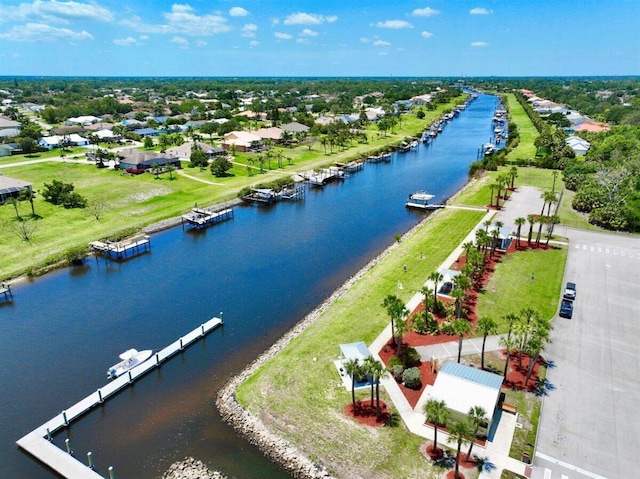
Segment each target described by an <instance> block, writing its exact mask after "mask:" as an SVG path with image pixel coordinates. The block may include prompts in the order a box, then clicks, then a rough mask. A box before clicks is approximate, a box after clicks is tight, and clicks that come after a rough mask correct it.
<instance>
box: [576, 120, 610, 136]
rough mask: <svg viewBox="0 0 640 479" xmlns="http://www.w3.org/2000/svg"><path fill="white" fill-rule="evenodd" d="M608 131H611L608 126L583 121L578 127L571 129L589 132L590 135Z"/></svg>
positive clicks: (599, 122)
mask: <svg viewBox="0 0 640 479" xmlns="http://www.w3.org/2000/svg"><path fill="white" fill-rule="evenodd" d="M609 130H611V127H610V126H609V125H608V124H606V123H602V122H601V121H594V120H585V121H583V122H582V123H580V124H579V125H576V126H574V127H573V131H589V132H592V133H599V132H601V131H609Z"/></svg>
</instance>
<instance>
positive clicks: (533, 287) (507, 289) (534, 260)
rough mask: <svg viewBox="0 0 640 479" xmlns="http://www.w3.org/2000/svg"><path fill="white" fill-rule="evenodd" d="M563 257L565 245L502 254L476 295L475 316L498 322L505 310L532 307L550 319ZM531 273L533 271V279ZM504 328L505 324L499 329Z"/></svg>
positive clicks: (558, 296)
mask: <svg viewBox="0 0 640 479" xmlns="http://www.w3.org/2000/svg"><path fill="white" fill-rule="evenodd" d="M534 238H535V231H534ZM525 243H526V240H525ZM566 260H567V248H566V247H563V248H553V249H550V250H529V251H519V252H516V253H514V254H509V255H505V256H503V257H502V260H501V262H500V263H498V265H497V266H496V268H495V272H494V273H493V275H492V276H491V278H490V279H489V282H488V283H487V284H486V286H485V289H484V291H482V292H481V293H480V295H479V296H478V305H477V313H478V317H482V316H491V317H493V318H494V319H496V320H498V321H499V322H500V321H501V318H502V317H503V316H505V315H507V314H509V313H515V314H518V313H519V312H520V311H521V310H522V309H523V308H533V309H535V310H536V311H538V312H539V313H540V314H541V315H542V317H543V318H549V319H550V318H553V317H554V316H555V314H556V310H557V308H558V302H559V299H560V293H561V288H562V278H563V275H564V267H565V263H566ZM531 273H534V278H535V279H533V280H532V279H531ZM506 330H507V328H506V323H505V324H503V325H502V328H501V332H506Z"/></svg>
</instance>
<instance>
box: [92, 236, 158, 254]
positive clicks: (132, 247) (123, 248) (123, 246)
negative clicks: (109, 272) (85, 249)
mask: <svg viewBox="0 0 640 479" xmlns="http://www.w3.org/2000/svg"><path fill="white" fill-rule="evenodd" d="M89 249H90V250H91V251H94V252H97V253H101V254H103V255H105V256H109V257H111V258H118V259H122V258H126V257H127V256H128V255H131V256H134V255H137V254H140V253H143V252H145V251H147V250H149V249H151V237H150V236H149V235H138V236H134V237H133V238H130V239H128V240H124V241H106V242H102V241H93V242H92V243H89Z"/></svg>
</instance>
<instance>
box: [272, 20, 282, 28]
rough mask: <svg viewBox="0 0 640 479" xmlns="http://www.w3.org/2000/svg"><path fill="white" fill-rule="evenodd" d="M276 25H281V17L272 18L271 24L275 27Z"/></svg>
mask: <svg viewBox="0 0 640 479" xmlns="http://www.w3.org/2000/svg"><path fill="white" fill-rule="evenodd" d="M276 25H280V19H279V18H274V19H273V20H271V26H272V27H275V26H276Z"/></svg>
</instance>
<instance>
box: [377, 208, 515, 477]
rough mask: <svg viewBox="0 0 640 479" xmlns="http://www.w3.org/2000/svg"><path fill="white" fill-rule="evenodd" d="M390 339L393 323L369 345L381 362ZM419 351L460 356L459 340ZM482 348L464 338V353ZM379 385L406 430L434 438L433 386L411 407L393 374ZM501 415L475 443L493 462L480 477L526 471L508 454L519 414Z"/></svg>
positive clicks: (496, 342) (491, 343) (493, 341)
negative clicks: (429, 415)
mask: <svg viewBox="0 0 640 479" xmlns="http://www.w3.org/2000/svg"><path fill="white" fill-rule="evenodd" d="M495 214H496V212H495V211H488V212H487V214H486V215H485V216H484V217H483V218H482V219H481V220H480V222H479V223H478V224H477V225H476V227H475V228H473V230H471V232H470V233H469V234H468V235H467V236H466V237H465V238H464V240H462V242H461V243H460V244H459V245H458V247H457V248H455V249H454V250H453V251H452V252H451V254H450V255H449V256H448V257H447V259H445V260H444V262H443V263H442V265H441V266H440V268H451V266H452V265H453V264H454V263H455V261H456V260H457V259H458V258H459V257H460V256H461V255H462V253H463V247H462V245H463V244H465V243H467V242H469V241H471V242H475V237H476V231H477V230H478V229H481V228H484V225H483V223H484V222H485V221H487V220H491V219H493V217H494V215H495ZM440 268H439V269H440ZM425 286H429V287H430V288H433V284H432V283H431V282H430V281H427V282H426V283H425ZM422 299H423V296H422V294H421V293H416V294H414V295H413V297H412V298H411V299H410V300H409V301H408V302H407V305H406V306H407V309H408V310H409V311H413V310H414V309H415V308H416V307H417V306H418V304H420V303H421V302H422ZM500 337H501V336H489V337H487V341H486V344H485V352H487V351H496V350H498V349H500V348H501V347H500ZM390 339H391V324H389V325H388V326H387V327H386V328H385V329H384V330H383V331H382V332H381V333H380V335H379V336H378V337H377V338H376V339H375V340H374V341H373V342H372V343H371V345H370V346H369V350H370V351H371V353H372V354H373V356H374V357H375V358H376V359H378V360H379V361H380V357H379V355H378V351H380V350H381V349H382V348H383V347H384V345H385V344H387V342H388V341H389V340H390ZM416 350H417V351H418V352H419V353H420V356H421V358H422V359H423V360H429V359H431V357H433V358H435V359H438V360H441V361H443V360H445V359H449V358H455V359H457V356H458V341H457V340H456V341H450V342H447V343H442V344H436V345H432V346H418V347H417V348H416ZM481 350H482V337H480V338H470V339H465V340H464V341H463V343H462V354H476V353H478V354H479V353H480V352H481ZM380 384H382V385H383V386H384V388H385V390H386V391H387V394H388V395H389V397H390V398H391V401H392V402H393V404H394V406H395V408H396V409H397V411H398V413H399V414H400V416H401V417H402V421H403V422H404V423H405V425H406V427H407V429H409V431H411V432H412V433H413V434H417V435H419V436H421V437H424V438H425V439H431V440H433V427H431V426H428V425H426V424H425V415H424V413H423V412H422V410H423V408H424V404H425V403H426V402H427V400H428V398H429V393H430V391H431V386H427V387H426V388H425V390H424V391H423V393H422V395H421V396H420V399H419V400H418V402H417V404H416V406H415V408H412V407H411V406H410V405H409V402H408V401H407V399H406V398H405V396H404V394H403V393H402V390H401V389H400V386H399V385H398V383H397V382H396V381H395V379H393V378H392V377H391V375H388V374H387V375H386V376H385V377H384V378H383V379H381V381H380ZM498 416H499V420H498V426H497V428H496V432H495V434H494V436H493V440H492V441H487V443H486V444H485V447H482V446H479V445H475V446H474V447H473V454H474V455H477V456H478V457H481V458H483V459H484V461H485V464H487V465H490V466H489V467H486V468H485V469H488V470H483V471H482V472H481V473H480V479H499V478H500V476H501V474H502V471H503V470H504V469H508V470H510V471H513V472H516V473H518V474H522V475H524V473H525V467H526V465H525V464H524V463H522V462H520V461H516V460H515V459H512V458H510V457H509V449H510V448H511V441H512V439H513V433H514V431H515V428H516V421H517V414H516V415H513V414H508V413H503V412H499V413H498ZM448 439H449V435H448V434H447V433H446V432H444V431H441V430H440V429H438V444H442V445H447V444H448Z"/></svg>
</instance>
